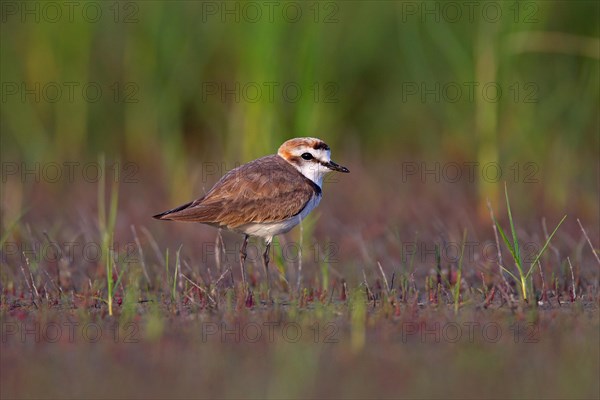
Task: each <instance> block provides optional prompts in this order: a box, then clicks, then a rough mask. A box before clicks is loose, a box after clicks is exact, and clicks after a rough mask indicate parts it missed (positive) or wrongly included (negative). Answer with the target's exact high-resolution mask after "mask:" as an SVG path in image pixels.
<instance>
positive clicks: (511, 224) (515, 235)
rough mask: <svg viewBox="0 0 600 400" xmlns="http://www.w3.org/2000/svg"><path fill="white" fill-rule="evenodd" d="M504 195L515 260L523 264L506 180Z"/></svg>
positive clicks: (518, 263)
mask: <svg viewBox="0 0 600 400" xmlns="http://www.w3.org/2000/svg"><path fill="white" fill-rule="evenodd" d="M504 197H506V209H507V212H508V221H509V223H510V230H511V232H512V237H513V242H514V244H513V246H514V247H513V248H514V253H515V255H516V256H515V257H516V258H515V261H516V262H517V265H519V266H521V265H522V262H521V253H520V251H519V240H518V239H517V231H516V229H515V224H514V222H513V217H512V211H511V209H510V201H509V200H508V188H507V187H506V182H504Z"/></svg>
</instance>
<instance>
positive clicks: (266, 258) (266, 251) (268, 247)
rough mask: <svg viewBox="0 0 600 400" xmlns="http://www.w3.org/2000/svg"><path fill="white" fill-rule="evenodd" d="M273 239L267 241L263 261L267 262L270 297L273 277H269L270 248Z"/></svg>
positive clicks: (266, 271) (266, 272)
mask: <svg viewBox="0 0 600 400" xmlns="http://www.w3.org/2000/svg"><path fill="white" fill-rule="evenodd" d="M271 240H272V239H271ZM271 240H267V241H266V243H267V248H266V249H265V254H263V261H264V262H265V274H266V275H267V290H268V292H269V297H271V279H270V278H269V250H270V249H271Z"/></svg>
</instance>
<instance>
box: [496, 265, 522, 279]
mask: <svg viewBox="0 0 600 400" xmlns="http://www.w3.org/2000/svg"><path fill="white" fill-rule="evenodd" d="M500 268H502V271H504V272H507V273H508V274H509V275H510V276H511V277H512V278H513V279H514V280H515V282H517V283H518V282H519V281H520V279H519V278H517V276H516V275H515V274H513V273H512V272H510V271H509V270H507V269H506V268H504V267H503V266H502V265H501V266H500Z"/></svg>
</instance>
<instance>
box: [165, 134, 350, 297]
mask: <svg viewBox="0 0 600 400" xmlns="http://www.w3.org/2000/svg"><path fill="white" fill-rule="evenodd" d="M331 171H339V172H350V171H349V170H348V168H346V167H342V166H341V165H338V164H336V163H334V162H333V161H331V151H330V149H329V146H328V145H327V144H326V143H325V142H323V141H322V140H320V139H316V138H296V139H290V140H288V141H286V142H285V143H284V144H282V145H281V146H280V147H279V150H278V151H277V154H273V155H269V156H265V157H262V158H259V159H257V160H254V161H250V162H249V163H247V164H244V165H241V166H239V167H237V168H235V169H232V170H231V171H229V172H228V173H227V174H225V175H224V176H223V177H222V178H221V179H220V180H219V181H218V182H217V183H216V184H215V185H214V186H213V187H212V189H210V191H209V192H208V193H207V194H206V195H205V196H203V197H201V198H199V199H197V200H194V201H192V202H190V203H187V204H184V205H182V206H179V207H177V208H174V209H172V210H169V211H165V212H163V213H161V214H157V215H155V216H154V218H156V219H161V220H171V221H187V222H200V223H203V224H208V225H212V226H215V227H218V228H225V229H228V230H231V231H234V232H239V233H243V234H244V243H243V244H242V248H241V250H240V267H241V270H242V280H243V282H244V285H245V284H246V276H245V275H246V274H245V271H244V263H245V260H246V246H247V245H248V238H249V237H250V236H257V237H261V238H263V239H264V240H265V243H266V250H265V252H264V254H263V260H264V264H265V272H266V275H267V284H269V249H270V246H271V241H272V240H273V237H274V236H276V235H279V234H281V233H285V232H288V231H289V230H290V229H292V228H293V227H294V226H296V225H297V224H298V223H299V222H300V221H301V220H302V219H304V218H305V217H306V216H307V215H308V214H309V213H310V212H311V211H312V209H313V208H315V207H316V206H317V205H318V204H319V202H320V201H321V197H322V191H321V186H322V184H323V177H324V176H325V174H327V173H328V172H331ZM269 286H270V284H269Z"/></svg>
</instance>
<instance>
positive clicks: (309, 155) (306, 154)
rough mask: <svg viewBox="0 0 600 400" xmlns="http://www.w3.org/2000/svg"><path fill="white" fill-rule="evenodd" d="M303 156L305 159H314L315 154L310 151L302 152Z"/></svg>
mask: <svg viewBox="0 0 600 400" xmlns="http://www.w3.org/2000/svg"><path fill="white" fill-rule="evenodd" d="M301 157H302V158H303V159H305V160H312V159H313V155H312V154H310V153H304V154H302V156H301Z"/></svg>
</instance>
